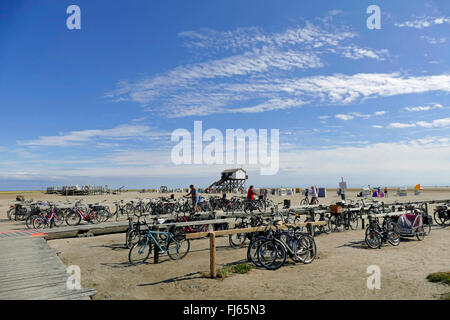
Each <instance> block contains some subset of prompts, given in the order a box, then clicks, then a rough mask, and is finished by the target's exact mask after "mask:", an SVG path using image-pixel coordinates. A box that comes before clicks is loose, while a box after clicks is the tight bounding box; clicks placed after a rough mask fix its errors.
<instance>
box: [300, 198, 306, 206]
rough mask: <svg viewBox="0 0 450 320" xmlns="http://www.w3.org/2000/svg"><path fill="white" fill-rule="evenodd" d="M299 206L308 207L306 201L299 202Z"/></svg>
mask: <svg viewBox="0 0 450 320" xmlns="http://www.w3.org/2000/svg"><path fill="white" fill-rule="evenodd" d="M300 205H301V206H306V205H308V201H307V200H306V199H302V200H301V201H300Z"/></svg>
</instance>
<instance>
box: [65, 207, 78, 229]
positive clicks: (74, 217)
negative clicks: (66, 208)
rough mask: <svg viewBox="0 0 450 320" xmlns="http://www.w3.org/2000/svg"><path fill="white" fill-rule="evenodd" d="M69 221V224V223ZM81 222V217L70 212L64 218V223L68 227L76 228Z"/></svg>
mask: <svg viewBox="0 0 450 320" xmlns="http://www.w3.org/2000/svg"><path fill="white" fill-rule="evenodd" d="M69 221H70V222H69ZM80 222H81V217H80V215H79V214H78V213H77V212H73V211H72V212H71V213H69V214H68V215H67V216H66V223H67V225H68V226H77V225H79V224H80Z"/></svg>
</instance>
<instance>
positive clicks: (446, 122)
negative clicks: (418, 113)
mask: <svg viewBox="0 0 450 320" xmlns="http://www.w3.org/2000/svg"><path fill="white" fill-rule="evenodd" d="M448 126H450V118H443V119H436V120H433V121H431V122H427V121H418V122H415V123H398V122H395V123H391V124H389V126H388V127H389V128H399V129H403V128H413V127H423V128H440V127H448Z"/></svg>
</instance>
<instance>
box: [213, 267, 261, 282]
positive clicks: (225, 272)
mask: <svg viewBox="0 0 450 320" xmlns="http://www.w3.org/2000/svg"><path fill="white" fill-rule="evenodd" d="M252 269H253V265H252V264H250V263H240V264H233V265H229V266H225V267H223V268H220V269H218V270H217V278H219V279H225V278H226V277H228V276H229V275H230V274H231V273H238V274H245V273H248V272H250V270H252Z"/></svg>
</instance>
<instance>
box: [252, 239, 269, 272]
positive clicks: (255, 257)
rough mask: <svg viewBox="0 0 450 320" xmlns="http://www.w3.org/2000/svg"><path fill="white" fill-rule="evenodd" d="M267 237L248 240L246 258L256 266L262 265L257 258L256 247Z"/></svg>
mask: <svg viewBox="0 0 450 320" xmlns="http://www.w3.org/2000/svg"><path fill="white" fill-rule="evenodd" d="M266 240H267V238H258V239H256V240H253V241H251V242H250V244H249V246H248V249H247V260H248V261H250V262H253V264H254V265H255V266H257V267H262V264H261V263H260V262H259V260H258V247H259V245H260V244H261V243H263V242H264V241H266Z"/></svg>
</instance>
